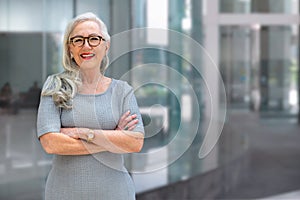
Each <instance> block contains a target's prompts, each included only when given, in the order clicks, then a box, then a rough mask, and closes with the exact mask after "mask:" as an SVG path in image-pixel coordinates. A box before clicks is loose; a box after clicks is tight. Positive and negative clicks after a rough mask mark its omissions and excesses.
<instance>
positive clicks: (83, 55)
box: [81, 54, 94, 58]
mask: <svg viewBox="0 0 300 200" xmlns="http://www.w3.org/2000/svg"><path fill="white" fill-rule="evenodd" d="M81 56H82V57H84V58H87V57H92V56H94V54H82V55H81Z"/></svg>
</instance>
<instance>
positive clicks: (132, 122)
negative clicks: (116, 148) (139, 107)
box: [115, 111, 139, 131]
mask: <svg viewBox="0 0 300 200" xmlns="http://www.w3.org/2000/svg"><path fill="white" fill-rule="evenodd" d="M136 117H137V115H136V114H133V115H130V111H127V112H126V113H124V114H123V115H122V117H121V118H120V120H119V123H118V125H117V127H116V129H115V130H126V131H132V130H133V129H134V128H135V126H136V124H137V123H138V121H139V120H138V119H136Z"/></svg>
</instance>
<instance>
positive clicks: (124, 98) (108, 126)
mask: <svg viewBox="0 0 300 200" xmlns="http://www.w3.org/2000/svg"><path fill="white" fill-rule="evenodd" d="M127 110H130V111H131V114H133V113H136V114H137V116H138V117H137V118H138V119H139V123H138V125H137V126H136V128H135V129H134V131H138V132H142V133H144V128H143V124H142V118H141V115H140V112H139V109H138V105H137V102H136V98H135V96H134V93H133V88H132V87H131V86H129V85H128V84H127V83H126V82H124V81H120V80H115V79H112V82H111V84H110V86H109V88H108V89H107V90H106V91H105V92H104V93H102V94H96V95H84V94H77V95H76V96H75V97H74V98H73V108H72V109H71V110H65V109H59V108H58V107H56V106H55V105H54V102H53V100H52V97H50V96H46V97H45V96H43V97H41V101H40V105H39V109H38V117H37V135H38V137H40V136H42V135H43V134H46V133H49V132H60V128H61V127H86V128H90V129H101V130H113V129H115V128H116V126H117V124H118V121H119V118H120V117H121V116H122V114H124V113H125V112H126V111H127ZM45 199H46V200H76V199H78V200H83V199H84V200H98V199H99V200H100V199H101V200H133V199H135V189H134V183H133V181H132V179H131V177H130V176H129V174H128V172H127V170H126V168H125V167H124V164H123V156H122V154H115V153H110V152H101V153H96V154H92V155H79V156H61V155H54V156H53V163H52V169H51V171H50V173H49V175H48V178H47V182H46V190H45Z"/></svg>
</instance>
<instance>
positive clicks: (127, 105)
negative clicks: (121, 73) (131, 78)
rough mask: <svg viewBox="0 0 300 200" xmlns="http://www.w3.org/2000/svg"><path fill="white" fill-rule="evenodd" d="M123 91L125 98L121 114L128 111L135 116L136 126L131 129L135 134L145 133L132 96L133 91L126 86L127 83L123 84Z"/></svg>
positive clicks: (134, 98)
mask: <svg viewBox="0 0 300 200" xmlns="http://www.w3.org/2000/svg"><path fill="white" fill-rule="evenodd" d="M123 87H124V91H125V96H124V101H123V107H122V110H123V113H125V112H126V111H128V110H130V113H131V114H136V115H137V119H138V120H139V121H138V124H137V125H136V127H135V128H134V129H133V131H136V132H141V133H143V134H144V133H145V130H144V125H143V120H142V116H141V113H140V110H139V107H138V104H137V101H136V97H135V95H134V90H133V88H132V87H131V86H130V85H128V83H127V82H124V86H123Z"/></svg>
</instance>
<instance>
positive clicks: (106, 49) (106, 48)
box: [105, 42, 110, 53]
mask: <svg viewBox="0 0 300 200" xmlns="http://www.w3.org/2000/svg"><path fill="white" fill-rule="evenodd" d="M109 47H110V42H106V46H105V51H106V53H107V52H108V50H109Z"/></svg>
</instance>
